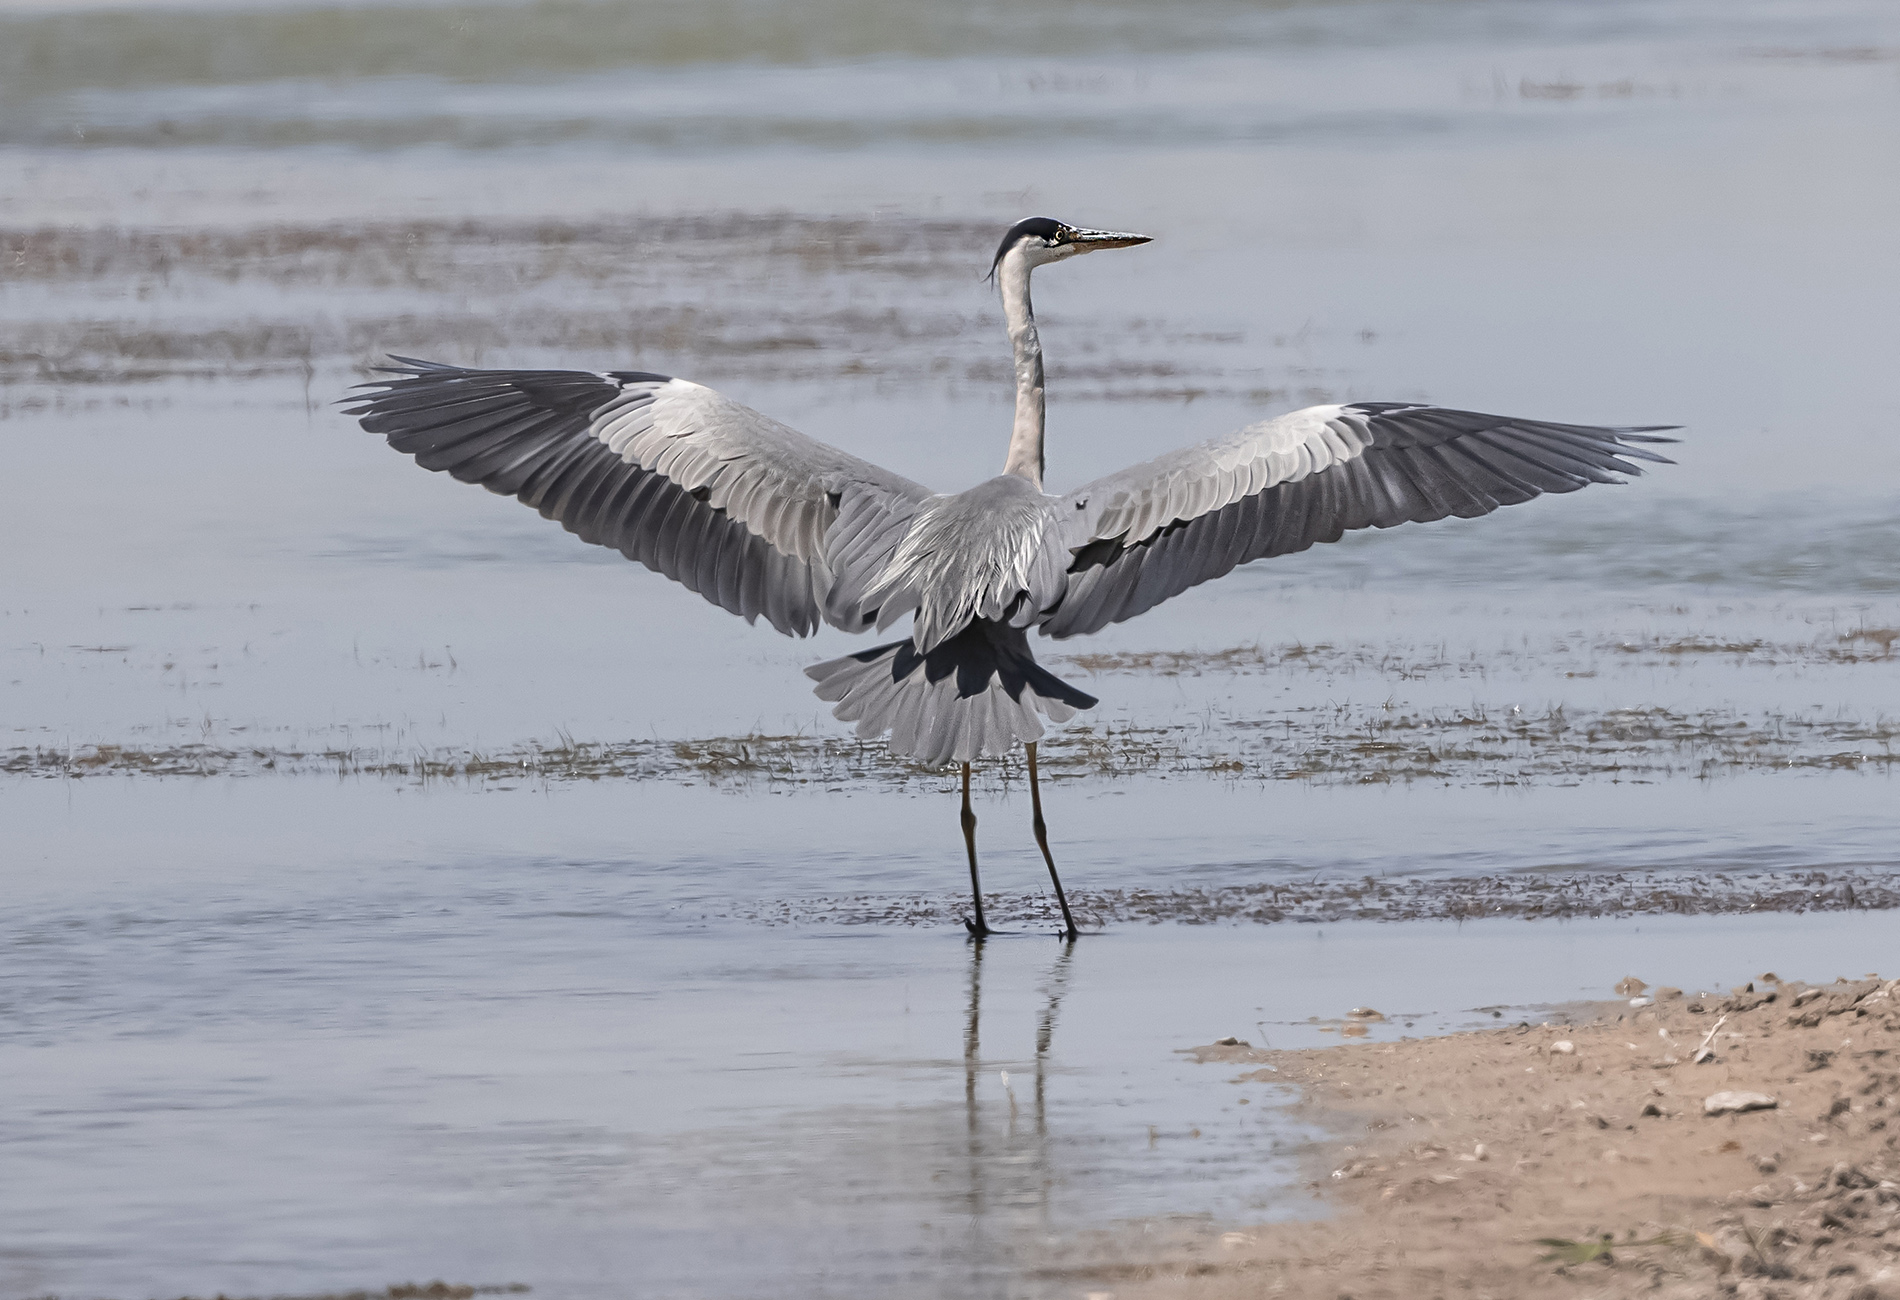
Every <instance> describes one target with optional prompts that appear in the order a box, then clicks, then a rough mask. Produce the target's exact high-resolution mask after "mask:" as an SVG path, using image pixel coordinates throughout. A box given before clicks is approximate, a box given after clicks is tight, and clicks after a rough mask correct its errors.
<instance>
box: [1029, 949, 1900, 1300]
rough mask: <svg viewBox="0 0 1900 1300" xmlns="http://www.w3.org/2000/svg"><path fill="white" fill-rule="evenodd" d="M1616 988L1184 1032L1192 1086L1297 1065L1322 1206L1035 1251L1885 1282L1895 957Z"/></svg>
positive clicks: (1645, 1280)
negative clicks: (1590, 996) (1264, 1219)
mask: <svg viewBox="0 0 1900 1300" xmlns="http://www.w3.org/2000/svg"><path fill="white" fill-rule="evenodd" d="M1626 987H1627V988H1628V989H1630V990H1631V991H1632V992H1635V993H1637V994H1638V995H1639V996H1637V997H1635V998H1634V999H1632V1000H1630V1001H1628V1002H1620V1003H1604V1004H1600V1005H1599V1006H1597V1007H1596V1008H1594V1013H1593V1014H1588V1015H1586V1016H1583V1017H1581V1018H1579V1019H1578V1021H1577V1022H1576V1023H1567V1024H1566V1023H1559V1024H1551V1023H1544V1024H1542V1025H1533V1024H1530V1023H1521V1024H1517V1025H1513V1026H1511V1027H1508V1028H1499V1029H1495V1030H1489V1031H1481V1032H1466V1033H1459V1034H1453V1035H1449V1036H1446V1037H1442V1038H1430V1039H1419V1040H1405V1041H1401V1042H1397V1043H1384V1044H1378V1043H1372V1044H1365V1045H1360V1046H1352V1047H1344V1048H1338V1049H1320V1050H1306V1051H1286V1052H1268V1051H1263V1050H1260V1049H1257V1048H1250V1047H1247V1046H1245V1045H1242V1044H1234V1045H1230V1046H1226V1047H1219V1046H1217V1047H1214V1048H1208V1049H1202V1051H1201V1052H1200V1053H1199V1056H1200V1058H1201V1059H1202V1060H1203V1061H1204V1062H1205V1063H1206V1064H1208V1065H1209V1067H1210V1068H1213V1069H1219V1070H1221V1071H1223V1072H1225V1073H1229V1074H1230V1075H1231V1077H1229V1078H1228V1079H1227V1080H1226V1081H1225V1082H1223V1083H1219V1084H1213V1085H1211V1086H1214V1087H1219V1088H1227V1087H1236V1086H1238V1087H1245V1086H1248V1085H1254V1086H1258V1085H1260V1084H1262V1083H1266V1084H1270V1085H1274V1086H1281V1087H1290V1088H1294V1089H1297V1090H1298V1092H1299V1095H1300V1100H1299V1101H1298V1103H1297V1104H1296V1105H1295V1107H1294V1111H1295V1113H1297V1114H1300V1115H1301V1116H1303V1117H1304V1118H1306V1119H1308V1120H1309V1121H1310V1122H1312V1123H1314V1124H1316V1125H1319V1126H1321V1127H1324V1128H1327V1129H1330V1130H1331V1132H1332V1133H1333V1134H1335V1137H1334V1139H1333V1140H1332V1141H1331V1142H1328V1143H1322V1144H1319V1145H1318V1146H1316V1147H1315V1148H1314V1149H1313V1152H1312V1157H1313V1158H1312V1160H1311V1162H1310V1163H1309V1167H1308V1180H1309V1187H1310V1188H1311V1190H1312V1191H1313V1193H1314V1194H1315V1195H1317V1196H1319V1197H1321V1199H1322V1201H1323V1203H1324V1204H1325V1205H1326V1206H1327V1207H1328V1208H1329V1209H1330V1210H1331V1211H1333V1215H1332V1217H1330V1218H1328V1219H1324V1220H1321V1221H1317V1222H1300V1223H1278V1224H1267V1225H1262V1226H1256V1227H1249V1228H1246V1229H1244V1230H1240V1231H1229V1232H1225V1233H1206V1232H1203V1233H1200V1234H1197V1235H1194V1236H1192V1237H1189V1236H1187V1235H1186V1234H1183V1237H1182V1238H1181V1240H1179V1241H1178V1242H1177V1243H1176V1244H1175V1246H1174V1248H1173V1249H1172V1250H1164V1251H1161V1252H1156V1253H1154V1254H1151V1255H1150V1256H1149V1257H1148V1258H1147V1259H1146V1260H1141V1259H1136V1258H1133V1257H1131V1255H1130V1254H1129V1253H1128V1248H1127V1245H1126V1243H1121V1244H1118V1243H1117V1242H1116V1241H1114V1240H1113V1239H1109V1238H1104V1239H1103V1240H1100V1241H1097V1242H1091V1243H1090V1244H1089V1247H1088V1249H1089V1250H1092V1251H1096V1252H1099V1254H1100V1256H1101V1257H1102V1261H1103V1262H1098V1263H1097V1264H1096V1265H1095V1266H1093V1267H1091V1266H1089V1265H1087V1264H1082V1263H1077V1264H1076V1265H1074V1266H1073V1267H1070V1268H1064V1269H1059V1270H1052V1271H1053V1272H1055V1273H1056V1274H1057V1275H1060V1276H1064V1277H1067V1278H1069V1279H1072V1280H1074V1281H1075V1282H1077V1283H1083V1282H1094V1283H1095V1284H1097V1285H1099V1286H1102V1287H1104V1288H1108V1287H1112V1288H1113V1293H1114V1295H1115V1296H1116V1297H1118V1300H1129V1298H1130V1297H1137V1296H1139V1297H1162V1296H1166V1297H1190V1296H1191V1297H1209V1298H1210V1300H1211V1298H1213V1297H1225V1296H1242V1295H1246V1296H1258V1295H1264V1294H1270V1295H1287V1296H1314V1297H1319V1296H1324V1297H1326V1300H1334V1298H1335V1297H1338V1296H1342V1295H1350V1296H1354V1297H1388V1296H1389V1297H1415V1296H1424V1295H1438V1294H1471V1293H1475V1294H1481V1295H1482V1294H1493V1295H1562V1294H1571V1293H1573V1292H1574V1293H1576V1294H1582V1295H1591V1296H1601V1297H1619V1296H1637V1295H1642V1296H1655V1297H1663V1298H1665V1300H1690V1297H1695V1298H1696V1300H1703V1298H1705V1297H1717V1296H1721V1297H1727V1296H1734V1297H1738V1298H1742V1297H1745V1298H1747V1300H1768V1298H1769V1297H1784V1298H1786V1300H1794V1298H1796V1297H1798V1298H1799V1300H1882V1298H1883V1297H1889V1296H1893V1295H1896V1294H1900V1129H1896V1128H1895V1127H1894V1121H1895V1120H1896V1118H1900V1111H1897V1110H1896V1107H1900V1072H1897V1070H1900V1064H1897V1062H1900V1057H1897V1056H1896V1049H1900V981H1892V982H1887V981H1882V980H1880V979H1879V978H1878V977H1868V978H1865V979H1861V980H1854V981H1841V982H1838V983H1834V984H1829V985H1820V986H1808V985H1804V984H1801V983H1798V982H1796V983H1782V982H1780V981H1779V979H1778V978H1777V977H1775V976H1774V975H1772V974H1768V975H1764V976H1763V977H1761V978H1760V979H1758V980H1756V981H1754V982H1752V983H1750V984H1747V985H1744V986H1741V987H1738V988H1735V989H1734V990H1733V991H1732V992H1731V993H1730V994H1729V995H1728V996H1726V997H1723V996H1715V997H1710V996H1696V995H1694V994H1689V995H1685V994H1684V993H1683V992H1682V991H1681V990H1678V989H1656V990H1653V991H1651V990H1646V989H1645V988H1644V986H1643V985H1642V984H1641V982H1640V981H1634V980H1631V981H1628V982H1627V984H1626ZM1644 994H1648V995H1647V996H1644ZM1374 1014H1376V1013H1374ZM1118 1256H1119V1258H1117V1257H1118Z"/></svg>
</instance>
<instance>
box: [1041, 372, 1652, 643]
mask: <svg viewBox="0 0 1900 1300" xmlns="http://www.w3.org/2000/svg"><path fill="white" fill-rule="evenodd" d="M1662 431H1663V429H1662V427H1661V426H1650V427H1641V428H1597V427H1594V426H1591V425H1580V424H1552V423H1548V422H1544V421H1537V420H1516V419H1510V418H1507V417H1504V416H1496V415H1485V414H1482V413H1480V412H1475V411H1458V410H1451V409H1448V408H1444V407H1434V406H1416V405H1409V404H1406V403H1399V402H1361V403H1353V404H1350V405H1344V406H1314V407H1308V408H1307V409H1305V410H1302V411H1294V412H1292V413H1290V414H1288V415H1283V416H1281V417H1279V418H1278V419H1275V420H1268V421H1265V422H1264V423H1261V424H1257V425H1253V426H1251V427H1250V428H1247V429H1242V430H1240V431H1239V432H1238V433H1236V434H1230V435H1228V436H1226V437H1223V438H1216V439H1213V440H1212V441H1209V442H1205V443H1202V444H1200V445H1198V446H1195V447H1187V448H1183V449H1182V450H1180V451H1177V452H1172V453H1170V454H1168V455H1166V456H1162V457H1160V458H1158V459H1156V460H1152V461H1149V462H1147V463H1146V464H1144V465H1137V466H1135V467H1133V468H1132V469H1128V470H1124V471H1122V472H1121V473H1119V474H1111V475H1109V476H1108V477H1107V478H1103V479H1099V480H1097V481H1096V482H1094V483H1091V484H1089V485H1087V486H1086V487H1083V488H1081V489H1079V490H1077V491H1076V492H1073V493H1071V494H1070V495H1069V497H1067V498H1066V499H1065V501H1064V505H1065V507H1067V508H1066V509H1065V510H1064V512H1063V517H1064V519H1065V520H1067V521H1068V525H1067V526H1068V528H1069V530H1070V532H1069V539H1068V540H1069V547H1070V551H1071V553H1072V554H1073V555H1074V557H1075V559H1074V562H1073V563H1072V564H1071V566H1070V570H1069V581H1068V586H1067V588H1066V590H1065V592H1064V594H1063V597H1062V600H1061V602H1060V603H1059V604H1058V605H1057V606H1056V608H1055V610H1054V612H1053V613H1052V615H1051V616H1050V617H1049V618H1048V619H1047V620H1046V621H1045V622H1044V623H1043V627H1042V630H1043V631H1044V633H1046V634H1048V635H1050V636H1056V637H1067V636H1077V635H1080V634H1082V633H1086V632H1095V631H1099V630H1100V629H1101V628H1104V627H1106V626H1108V625H1109V624H1110V623H1116V622H1120V621H1122V620H1124V619H1129V618H1133V617H1135V616H1136V615H1137V614H1140V613H1143V612H1145V611H1146V610H1149V609H1152V608H1154V607H1155V606H1156V605H1158V604H1160V603H1161V602H1162V601H1164V600H1167V599H1169V598H1170V597H1173V596H1176V595H1179V594H1180V593H1181V592H1183V591H1186V590H1187V589H1188V588H1190V587H1193V586H1195V585H1197V584H1199V583H1202V582H1206V581H1208V580H1209V579H1211V578H1217V577H1220V576H1221V575H1222V574H1224V573H1227V572H1229V571H1230V570H1232V569H1233V568H1235V567H1236V566H1237V565H1241V564H1246V563H1248V562H1249V561H1252V560H1257V559H1263V558H1266V557H1270V556H1277V555H1289V554H1292V553H1294V552H1296V551H1303V550H1306V549H1307V548H1308V547H1311V546H1314V545H1316V544H1319V543H1322V542H1333V541H1338V540H1339V539H1340V538H1341V537H1342V536H1344V535H1345V534H1346V533H1347V532H1349V531H1352V530H1356V529H1361V528H1391V527H1393V526H1395V525H1397V524H1402V523H1412V522H1418V523H1423V522H1428V521H1431V520H1435V519H1443V518H1445V517H1446V516H1447V515H1458V516H1460V517H1462V518H1467V519H1468V518H1473V517H1476V516H1478V515H1483V514H1489V513H1490V512H1491V511H1493V510H1496V509H1497V508H1498V507H1499V506H1505V505H1516V504H1519V503H1521V502H1524V501H1529V500H1531V499H1532V498H1533V497H1537V496H1541V495H1543V494H1544V493H1547V492H1573V491H1575V490H1576V489H1578V488H1581V487H1584V486H1587V485H1588V484H1591V483H1622V482H1624V481H1625V480H1623V479H1622V478H1619V477H1618V475H1625V474H1640V473H1642V468H1641V466H1640V465H1638V464H1636V463H1635V462H1636V461H1650V462H1655V463H1660V464H1668V463H1670V462H1669V461H1668V458H1667V457H1664V456H1662V455H1660V454H1658V453H1656V452H1653V451H1650V450H1649V449H1648V448H1647V447H1644V446H1641V445H1638V444H1644V443H1657V442H1672V441H1674V439H1671V438H1664V437H1658V436H1655V435H1657V434H1658V433H1660V432H1662Z"/></svg>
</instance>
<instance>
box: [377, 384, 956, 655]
mask: <svg viewBox="0 0 1900 1300" xmlns="http://www.w3.org/2000/svg"><path fill="white" fill-rule="evenodd" d="M393 360H394V361H395V363H396V364H394V365H392V366H389V367H385V368H384V374H386V375H388V376H391V377H389V378H382V379H378V380H376V381H373V382H372V383H369V384H364V385H361V387H362V388H364V389H368V390H372V391H369V392H367V393H363V394H360V395H358V396H355V397H352V398H351V399H349V400H350V401H352V402H354V403H355V405H353V406H352V407H351V408H350V410H349V412H348V413H349V414H351V415H353V416H356V417H357V418H358V419H359V420H361V422H362V424H363V427H364V428H365V429H367V430H369V431H370V432H372V433H378V434H381V435H383V437H384V438H385V439H387V440H388V442H389V445H390V446H391V447H392V448H394V449H395V450H397V451H400V452H403V453H405V454H407V455H410V456H413V457H414V458H415V460H416V463H417V464H419V465H421V466H422V467H423V468H424V469H429V470H437V471H443V472H446V473H448V474H450V475H451V476H453V477H454V478H457V479H460V480H461V481H463V482H466V483H480V484H481V485H482V486H484V487H486V488H488V489H490V490H491V491H494V492H498V493H501V494H504V495H507V496H513V497H516V498H518V499H519V500H520V501H522V502H523V503H524V504H526V505H529V506H532V507H533V508H535V509H536V510H538V511H540V513H541V514H542V515H544V516H545V517H547V518H549V519H553V520H556V521H558V522H559V523H560V524H561V525H562V527H564V528H566V529H567V530H568V531H569V532H572V533H574V534H575V535H576V536H578V537H580V538H581V539H582V540H584V541H588V542H593V543H596V544H598V545H602V546H609V547H612V548H614V549H616V550H618V551H620V552H621V553H622V554H623V555H625V556H626V557H627V558H628V559H631V560H636V561H638V562H639V563H641V564H644V565H646V566H647V567H648V568H650V569H653V570H654V571H656V572H658V573H662V574H665V575H666V576H667V577H669V578H672V579H674V580H675V581H678V582H680V583H681V584H682V585H684V586H686V587H688V588H689V589H691V590H693V591H697V592H699V593H700V594H701V595H703V596H705V597H706V599H707V600H709V601H712V602H713V603H714V604H716V605H719V606H721V607H722V608H725V609H728V610H731V611H732V612H733V613H735V614H739V615H742V616H743V617H745V618H746V619H748V620H751V619H756V618H758V617H759V616H760V615H764V616H765V618H766V619H767V621H768V622H770V623H771V624H772V626H773V627H775V628H777V629H778V630H779V631H781V632H785V633H787V634H792V635H805V634H808V633H810V632H811V631H813V630H815V629H816V627H817V626H818V624H819V623H820V621H823V620H826V619H827V605H828V602H827V600H826V595H827V593H828V591H829V589H830V587H831V584H832V581H833V578H832V572H831V569H830V566H829V564H828V561H827V558H826V551H827V548H828V545H829V533H830V530H831V525H832V523H833V522H834V521H835V520H836V519H837V518H838V514H839V510H840V508H841V506H842V505H843V503H845V502H847V501H849V502H851V503H852V504H853V507H854V509H855V510H856V511H857V512H858V513H859V514H860V515H862V516H864V517H866V518H867V519H869V520H874V519H875V518H876V517H877V516H878V515H879V514H880V513H882V512H884V511H886V510H908V509H911V508H913V507H914V505H915V503H916V502H918V501H921V500H922V499H923V498H924V497H926V496H928V495H929V493H928V491H927V489H925V488H923V487H920V486H919V485H917V484H915V483H912V482H910V481H909V480H908V479H905V478H902V477H900V476H899V475H896V474H892V473H890V472H889V471H887V470H883V469H880V468H878V467H877V466H875V465H872V464H870V463H869V462H867V461H864V460H860V459H858V458H857V457H855V456H851V455H849V454H847V453H845V452H842V451H839V450H838V449H837V448H835V447H829V446H826V445H825V444H824V443H821V442H817V441H815V440H813V439H811V438H807V437H806V436H805V435H803V434H801V433H799V432H797V431H796V430H794V429H790V428H788V427H786V426H785V425H782V424H780V423H778V422H777V421H775V420H771V419H768V418H767V417H765V416H763V415H761V414H759V413H758V412H757V411H754V410H751V409H750V408H749V407H745V406H742V405H740V404H739V403H737V402H735V401H733V400H731V399H730V398H728V397H725V396H723V395H722V394H720V393H717V392H714V391H713V390H712V389H709V388H704V387H702V386H700V385H698V384H693V383H688V382H687V381H685V380H681V379H673V378H670V377H669V376H666V375H657V374H651V373H648V372H645V371H613V372H609V373H606V374H592V373H588V372H584V371H571V370H473V369H465V368H463V367H459V366H446V365H441V364H438V363H434V362H428V361H418V360H415V359H413V358H409V357H397V358H394V359H393ZM866 526H869V525H868V524H867V525H866ZM829 621H832V622H835V623H837V624H838V625H839V626H841V627H845V628H847V630H850V631H859V630H861V629H862V628H863V627H864V626H866V623H867V620H866V619H865V618H864V617H862V615H861V612H860V611H858V610H856V609H854V608H853V609H841V610H839V611H837V617H833V618H830V620H829Z"/></svg>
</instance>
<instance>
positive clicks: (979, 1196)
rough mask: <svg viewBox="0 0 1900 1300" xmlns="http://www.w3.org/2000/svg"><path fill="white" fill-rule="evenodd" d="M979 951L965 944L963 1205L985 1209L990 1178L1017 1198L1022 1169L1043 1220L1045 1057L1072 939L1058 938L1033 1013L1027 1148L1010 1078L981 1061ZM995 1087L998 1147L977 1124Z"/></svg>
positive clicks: (1048, 1163)
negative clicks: (1003, 1112)
mask: <svg viewBox="0 0 1900 1300" xmlns="http://www.w3.org/2000/svg"><path fill="white" fill-rule="evenodd" d="M983 950H984V945H983V944H981V943H974V944H971V945H970V989H969V1001H968V1005H967V1007H966V1009H965V1013H964V1028H963V1107H964V1119H965V1129H966V1134H967V1138H966V1141H967V1147H966V1151H965V1157H966V1160H967V1163H968V1168H967V1172H966V1178H967V1180H968V1181H967V1185H968V1189H969V1190H968V1201H969V1204H968V1206H967V1207H966V1208H967V1209H968V1211H969V1212H970V1213H971V1214H972V1215H981V1214H983V1213H984V1212H985V1211H986V1210H988V1209H989V1208H991V1207H990V1206H989V1205H988V1204H987V1201H988V1189H989V1187H990V1183H991V1180H992V1178H993V1177H1001V1178H1005V1179H1006V1182H1007V1184H1008V1185H1009V1186H1010V1187H1011V1190H1010V1191H1009V1192H1008V1193H1007V1194H1008V1195H1010V1196H1011V1197H1012V1198H1019V1197H1021V1196H1022V1194H1023V1192H1024V1190H1025V1184H1024V1175H1025V1173H1027V1174H1028V1175H1030V1179H1029V1190H1030V1191H1031V1193H1032V1194H1033V1196H1034V1198H1035V1200H1036V1202H1037V1206H1038V1209H1039V1211H1040V1213H1041V1215H1042V1216H1043V1218H1044V1219H1045V1220H1046V1219H1047V1218H1048V1217H1049V1212H1050V1207H1049V1192H1050V1189H1051V1187H1052V1186H1053V1185H1054V1182H1055V1178H1056V1170H1055V1169H1054V1167H1053V1166H1054V1152H1053V1150H1052V1148H1051V1143H1050V1135H1049V1096H1048V1084H1049V1061H1050V1052H1051V1049H1052V1048H1053V1047H1054V1045H1055V1032H1056V1016H1057V1014H1058V1013H1059V1012H1060V1011H1061V1009H1062V998H1063V995H1064V994H1066V993H1067V992H1068V991H1069V977H1070V973H1071V972H1070V966H1071V963H1072V962H1073V961H1074V958H1075V943H1074V941H1073V940H1068V941H1065V942H1064V943H1063V945H1062V948H1061V951H1060V952H1059V953H1058V954H1057V955H1056V958H1055V960H1054V962H1052V963H1051V964H1050V967H1049V971H1048V974H1047V975H1045V976H1044V977H1043V980H1042V982H1041V985H1040V988H1039V992H1040V994H1041V996H1042V1006H1041V1008H1040V1009H1039V1010H1038V1012H1037V1014H1036V1048H1035V1057H1034V1059H1033V1061H1032V1062H1031V1065H1030V1076H1031V1078H1030V1083H1031V1095H1030V1100H1029V1107H1028V1110H1029V1125H1030V1133H1029V1137H1028V1140H1029V1142H1030V1143H1031V1147H1030V1149H1029V1150H1028V1151H1023V1150H1021V1149H1020V1147H1019V1144H1020V1143H1021V1142H1022V1140H1023V1138H1022V1136H1021V1134H1020V1133H1019V1132H1018V1127H1017V1125H1018V1121H1019V1119H1020V1118H1021V1115H1020V1112H1021V1109H1022V1108H1021V1105H1020V1103H1019V1102H1018V1100H1017V1097H1016V1090H1015V1086H1014V1081H1013V1080H1011V1079H1010V1078H1009V1076H1008V1072H1007V1071H1005V1070H1003V1069H1001V1068H994V1069H992V1068H988V1067H986V1066H985V1065H984V1064H983ZM997 1092H1003V1093H1004V1094H1005V1096H1006V1100H1005V1102H1004V1103H1003V1104H1006V1105H1007V1106H1008V1107H1009V1119H1008V1122H1007V1128H1006V1130H1005V1136H1004V1143H1005V1148H1004V1149H1003V1150H996V1149H994V1147H993V1138H992V1136H991V1134H990V1133H989V1132H988V1131H987V1130H986V1129H985V1127H984V1125H983V1110H984V1097H985V1095H986V1094H987V1095H988V1096H989V1098H990V1104H991V1105H992V1106H994V1105H996V1104H997V1101H996V1093H997Z"/></svg>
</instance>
